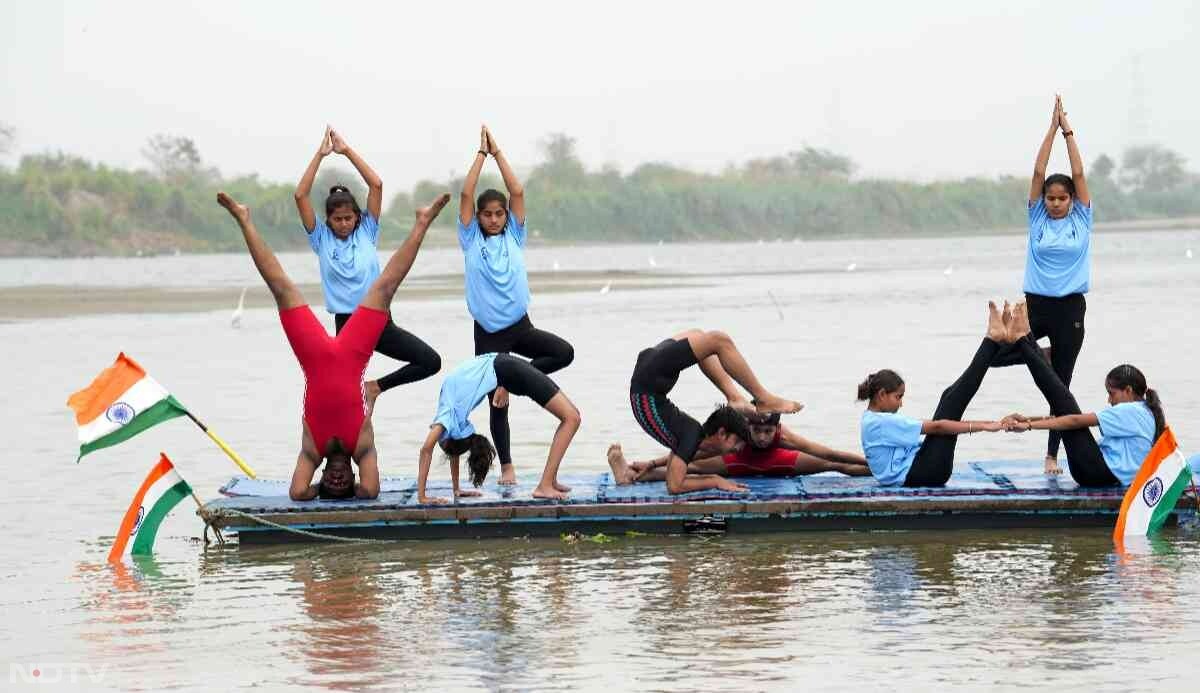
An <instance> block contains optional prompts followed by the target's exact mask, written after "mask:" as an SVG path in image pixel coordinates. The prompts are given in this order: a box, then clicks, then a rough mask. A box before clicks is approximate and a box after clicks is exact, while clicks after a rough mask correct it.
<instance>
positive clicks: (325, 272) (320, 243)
mask: <svg viewBox="0 0 1200 693" xmlns="http://www.w3.org/2000/svg"><path fill="white" fill-rule="evenodd" d="M331 153H335V154H341V155H343V156H345V157H346V158H347V159H349V160H350V163H351V164H354V168H355V169H357V170H358V173H359V175H361V176H362V178H363V181H364V182H365V183H366V184H367V209H366V212H365V213H364V212H363V210H362V209H360V208H359V206H358V201H357V200H356V199H354V195H352V194H351V193H350V190H349V188H346V187H345V186H342V185H335V186H333V187H332V188H330V189H329V196H328V197H327V198H325V219H324V220H318V219H317V216H316V213H315V212H314V211H313V207H312V202H310V201H309V193H310V192H312V186H313V179H314V178H316V176H317V169H318V168H320V166H321V160H322V159H324V158H325V157H326V156H329V154H331ZM295 197H296V209H298V210H299V211H300V221H301V223H303V224H304V230H305V231H307V232H308V243H309V245H310V246H312V249H313V252H314V253H316V254H317V261H318V263H319V264H320V268H321V289H322V291H323V292H324V294H325V309H326V310H328V311H329V312H330V313H333V323H334V326H335V328H336V331H337V332H338V333H340V332H341V331H342V328H343V327H345V326H346V323H347V321H349V320H350V314H351V313H353V312H354V308H355V306H357V305H358V304H359V303H360V302H362V297H363V295H364V294H365V293H366V291H367V289H368V288H369V287H370V286H371V283H372V282H374V281H375V279H376V278H378V277H379V254H378V252H377V251H378V246H379V212H380V209H381V208H382V206H383V181H382V180H380V178H379V175H378V174H376V173H375V171H374V170H372V169H371V167H370V166H368V165H367V162H365V161H363V159H362V157H361V156H359V155H358V152H356V151H354V150H353V149H351V148H350V146H349V145H347V144H346V142H345V140H343V139H342V136H341V135H340V134H338V132H336V131H335V130H333V129H332V128H329V127H326V128H325V135H324V137H322V138H321V146H320V147H319V148H318V149H317V153H316V154H314V155H313V158H312V161H310V162H309V163H308V168H307V169H305V170H304V175H303V176H302V177H301V178H300V183H299V185H297V186H296V195H295ZM375 351H377V352H379V353H380V354H383V355H384V356H390V357H392V358H394V359H396V360H398V361H407V362H408V364H407V365H406V366H404V367H402V368H400V369H398V370H396V371H394V372H392V373H389V374H388V375H385V376H383V377H382V378H379V379H378V380H371V381H368V382H367V383H366V385H365V388H366V396H367V406H368V407H369V408H373V407H374V406H375V398H377V397H378V396H379V395H380V394H381V393H383V392H386V391H387V390H390V389H391V388H393V387H396V386H397V385H403V384H405V383H411V382H416V381H418V380H422V379H424V378H428V377H429V376H431V375H433V374H434V373H437V372H438V371H439V370H441V368H442V359H441V357H440V356H438V353H437V352H436V351H434V350H433V347H431V346H429V345H428V344H426V343H425V342H424V341H423V340H421V338H419V337H417V336H416V335H414V334H412V333H411V332H408V331H407V330H403V329H401V328H399V327H397V326H396V323H395V322H393V321H392V318H391V310H390V309H389V310H388V321H387V324H386V325H384V328H383V333H382V334H380V336H379V341H378V342H377V343H376V344H375Z"/></svg>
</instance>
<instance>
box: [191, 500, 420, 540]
mask: <svg viewBox="0 0 1200 693" xmlns="http://www.w3.org/2000/svg"><path fill="white" fill-rule="evenodd" d="M220 512H221V514H223V515H232V516H234V517H241V518H244V519H247V520H252V521H254V522H257V523H259V524H261V525H266V526H267V527H271V528H273V529H280V530H283V531H285V532H291V533H292V534H299V535H301V536H305V537H311V538H313V539H320V540H322V541H340V542H343V543H346V544H392V543H395V541H396V540H394V539H367V538H365V537H339V536H337V535H334V534H325V533H323V532H313V531H310V530H307V529H298V528H296V527H288V526H287V525H281V524H279V523H278V522H272V521H270V520H268V519H266V518H265V517H260V516H258V515H252V514H250V513H246V512H242V511H241V510H235V509H233V508H222V509H221V511H220ZM197 514H199V515H200V517H201V518H202V519H203V520H204V532H205V536H206V537H207V535H208V528H209V527H212V528H213V531H214V532H216V533H217V537H218V538H220V539H221V543H222V544H224V543H225V539H224V538H223V537H221V533H220V530H218V529H217V528H216V526H215V525H213V523H212V514H211V513H209V512H208V511H203V512H200V513H197Z"/></svg>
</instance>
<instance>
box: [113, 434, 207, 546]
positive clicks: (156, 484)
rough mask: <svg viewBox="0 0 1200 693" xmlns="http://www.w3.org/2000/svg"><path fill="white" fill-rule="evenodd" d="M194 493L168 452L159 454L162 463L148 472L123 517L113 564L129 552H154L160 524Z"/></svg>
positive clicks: (159, 461) (115, 544)
mask: <svg viewBox="0 0 1200 693" xmlns="http://www.w3.org/2000/svg"><path fill="white" fill-rule="evenodd" d="M191 494H192V487H191V486H188V483H187V482H186V481H184V480H183V477H181V476H179V472H177V471H175V465H173V464H171V460H169V459H167V456H166V454H163V453H159V458H158V464H156V465H154V467H153V468H152V469H151V470H150V473H149V474H147V475H146V480H145V481H143V482H142V485H141V487H140V488H138V490H137V493H136V494H134V496H133V502H132V503H130V504H129V509H128V510H126V511H125V516H124V517H122V518H121V526H120V528H119V529H117V538H116V541H115V542H113V547H112V549H111V550H110V551H109V552H108V561H109V563H115V562H119V561H120V560H121V558H122V557H124V556H127V555H134V556H141V555H147V554H149V553H151V552H152V551H153V550H154V537H155V535H156V534H158V527H159V525H161V524H162V521H163V520H164V519H166V517H167V514H168V513H170V512H171V510H173V509H174V508H175V506H176V505H179V502H180V501H182V500H183V499H185V498H187V497H188V496H190V495H191ZM130 539H132V540H133V541H130Z"/></svg>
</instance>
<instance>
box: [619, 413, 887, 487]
mask: <svg viewBox="0 0 1200 693" xmlns="http://www.w3.org/2000/svg"><path fill="white" fill-rule="evenodd" d="M746 420H747V423H749V425H750V435H749V438H748V439H747V440H746V444H745V445H743V446H742V448H741V449H739V450H735V451H733V452H730V453H727V454H725V455H718V456H715V457H704V458H701V459H697V460H694V461H692V462H690V463H688V466H687V471H688V474H717V475H719V476H724V477H730V476H732V477H739V476H774V477H784V476H803V475H807V474H817V473H819V472H841V473H842V474H845V475H847V476H870V475H871V469H870V468H869V467H867V460H866V458H865V457H863V456H862V455H859V454H857V453H853V452H843V451H841V450H834V449H832V448H827V447H825V446H824V445H821V444H820V443H817V442H815V441H812V440H809V439H808V438H805V437H803V436H801V435H798V434H797V433H796V432H795V431H793V430H791V429H790V428H788V427H787V426H784V425H782V424H780V423H779V414H778V413H773V414H762V413H757V412H756V413H751V414H748V415H747V416H746ZM669 460H670V455H664V456H662V457H660V458H658V459H656V460H647V461H644V462H626V461H625V455H624V453H623V452H622V451H621V446H620V445H619V444H617V443H613V444H612V445H611V446H610V447H609V448H608V465H609V467H611V468H612V475H613V480H614V481H615V482H616V484H617V485H618V486H622V485H625V484H632V483H635V482H640V481H665V480H666V478H667V463H668V461H669Z"/></svg>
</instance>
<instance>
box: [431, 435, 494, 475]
mask: <svg viewBox="0 0 1200 693" xmlns="http://www.w3.org/2000/svg"><path fill="white" fill-rule="evenodd" d="M442 451H443V452H445V453H446V457H448V458H449V457H457V456H459V455H461V454H463V453H467V469H468V470H470V472H471V484H472V485H473V486H475V488H479V487H480V486H482V485H483V480H484V479H486V478H487V475H488V472H489V471H490V470H491V469H492V461H493V460H495V459H496V448H494V447H492V441H490V440H488V439H487V436H483V435H479V434H478V433H472V434H471V435H469V436H467V437H466V438H447V439H446V442H445V443H443V444H442Z"/></svg>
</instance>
